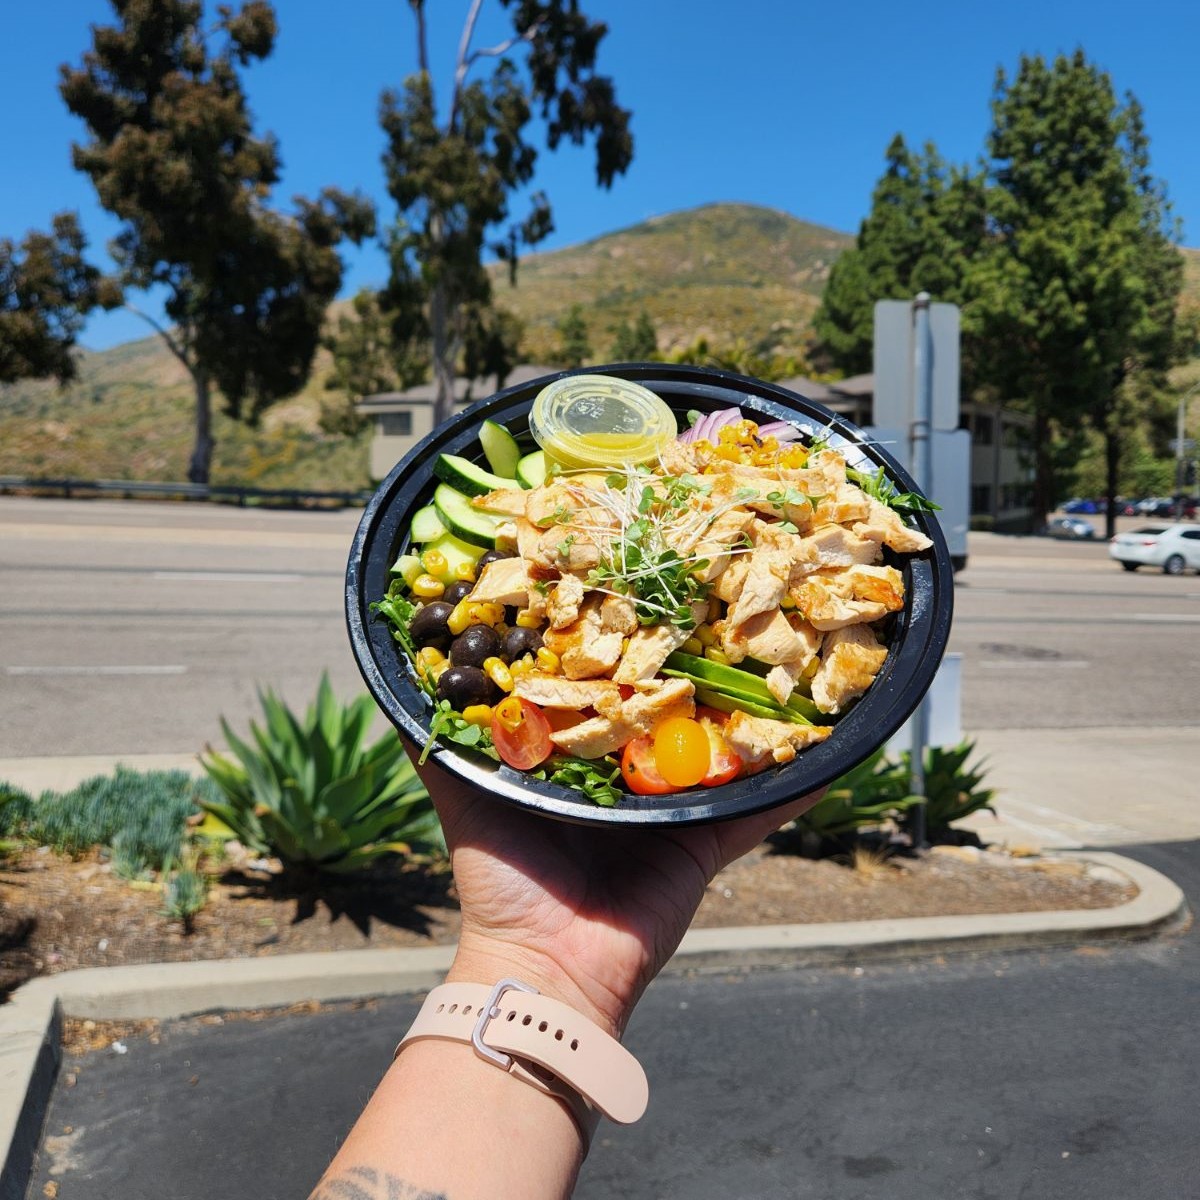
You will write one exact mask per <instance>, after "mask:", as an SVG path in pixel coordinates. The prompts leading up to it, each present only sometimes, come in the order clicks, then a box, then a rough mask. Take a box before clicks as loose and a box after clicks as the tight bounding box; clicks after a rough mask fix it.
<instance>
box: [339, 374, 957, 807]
mask: <svg viewBox="0 0 1200 1200" xmlns="http://www.w3.org/2000/svg"><path fill="white" fill-rule="evenodd" d="M586 374H611V375H617V376H620V377H622V378H629V379H633V380H635V381H636V382H639V383H642V384H644V385H645V386H647V387H649V388H650V389H651V390H652V391H656V392H658V394H660V395H663V398H664V399H666V400H667V402H668V403H672V398H686V399H687V400H688V401H689V402H691V401H695V402H696V403H694V404H690V407H695V408H698V409H700V410H702V411H704V410H707V411H713V410H715V409H716V408H722V407H732V406H733V405H734V404H737V405H738V406H739V407H741V408H742V409H743V410H744V411H747V412H748V413H749V414H750V415H751V416H753V415H755V414H757V415H758V416H760V417H761V416H764V415H765V416H767V417H768V419H771V420H788V421H790V422H791V423H793V424H797V425H800V426H802V427H804V428H805V429H806V431H807V432H808V433H815V432H818V431H821V432H824V433H826V434H828V436H829V438H830V442H831V444H832V445H833V446H834V448H835V449H839V450H843V451H845V452H846V453H847V457H848V459H851V458H853V460H854V461H852V462H851V463H850V465H855V463H857V464H858V465H860V466H861V465H864V464H866V465H869V466H871V467H872V468H875V467H879V466H882V467H883V468H884V469H885V471H886V473H887V475H888V477H889V478H890V479H891V480H892V482H893V483H894V484H896V485H897V486H898V487H899V489H900V490H901V491H916V490H917V488H916V484H915V483H914V481H913V480H912V478H911V477H910V476H909V474H908V472H907V471H906V470H905V469H904V468H903V467H902V466H901V464H900V463H898V462H897V461H896V460H895V459H894V458H893V457H892V455H891V454H890V453H889V452H888V451H887V450H886V449H885V448H884V447H883V446H880V445H878V444H877V443H874V442H872V441H871V440H870V439H869V438H868V436H867V434H866V433H865V432H864V431H863V430H862V429H860V428H859V427H858V426H856V425H854V424H853V423H852V422H850V421H847V420H846V419H845V418H844V417H842V416H840V415H838V414H836V413H834V412H832V411H830V410H829V409H826V408H824V407H823V406H822V405H820V404H819V403H817V402H816V401H814V400H811V399H810V398H808V397H806V396H803V395H802V394H801V393H798V392H794V391H792V390H790V389H786V388H783V387H780V386H779V385H778V384H771V383H765V382H763V381H762V380H758V379H753V378H751V377H750V376H745V375H738V374H735V373H733V372H728V371H721V370H716V369H711V368H705V367H692V366H684V365H676V364H669V363H612V364H607V365H604V366H588V367H584V368H580V369H579V370H576V371H559V372H555V373H553V374H549V375H545V376H542V377H540V378H537V379H533V380H528V381H524V382H521V383H518V384H515V385H513V386H512V387H509V388H505V389H503V390H501V391H499V392H496V393H494V394H493V395H491V396H487V397H485V398H483V399H481V400H480V401H478V402H477V403H475V404H473V405H471V406H470V407H469V408H466V409H464V410H462V411H461V412H459V413H456V414H454V416H452V417H451V418H450V419H449V420H448V421H446V422H444V423H443V424H442V425H441V426H439V427H436V428H435V429H434V430H433V431H432V432H430V433H429V434H427V435H426V436H425V437H423V438H422V439H421V440H420V441H419V442H418V443H417V444H416V445H415V446H414V447H413V448H412V449H411V450H410V451H409V452H408V453H407V454H406V455H405V456H404V457H403V458H402V459H401V460H400V462H398V463H397V464H396V466H395V467H393V469H392V470H391V471H390V472H389V473H388V475H387V477H386V478H385V479H384V480H383V481H382V482H381V483H380V485H379V486H378V488H377V489H376V490H375V493H374V495H373V496H372V497H371V499H370V501H369V502H368V504H367V507H366V509H365V510H364V512H363V515H362V517H361V519H360V521H359V524H358V528H357V530H356V531H355V536H354V540H353V542H352V545H351V548H350V555H349V560H348V563H347V568H346V580H345V589H346V590H345V606H346V623H347V629H348V632H349V636H350V643H351V648H352V650H353V653H354V657H355V661H356V663H357V665H358V668H359V671H360V673H361V674H362V677H363V680H364V682H365V683H366V685H367V689H368V691H369V692H370V693H371V695H372V696H373V697H374V699H375V701H376V703H377V704H378V705H379V706H380V708H381V709H382V710H383V712H384V714H385V715H386V716H387V717H388V719H389V720H390V721H391V722H392V724H393V725H394V726H395V727H396V728H397V729H398V730H399V732H400V733H401V734H402V735H404V736H405V737H406V739H407V740H408V741H409V743H410V744H413V745H416V746H418V747H420V746H421V745H423V744H424V743H425V742H426V741H427V739H428V726H429V714H430V712H431V709H430V707H429V701H428V698H427V697H426V695H425V693H424V692H422V691H420V689H418V688H417V687H416V685H415V683H414V682H413V681H412V680H411V678H410V677H409V676H408V674H407V671H406V670H405V669H404V666H405V660H404V658H403V652H402V651H401V650H400V649H399V647H398V646H397V644H396V643H395V641H394V639H393V638H392V637H391V634H390V630H389V629H388V628H387V626H386V623H385V622H383V621H381V620H379V619H377V618H374V616H373V614H372V613H371V610H370V605H371V603H372V602H373V600H374V599H377V598H379V597H381V596H382V595H383V593H384V591H386V587H384V588H381V589H380V590H379V597H377V596H375V595H374V588H375V587H377V586H378V585H379V583H380V581H381V580H387V579H388V578H389V576H388V574H387V572H388V569H389V568H390V567H391V565H392V563H393V562H394V561H395V557H396V554H397V553H398V551H399V548H400V546H401V545H402V544H403V541H404V539H405V538H406V537H407V532H408V518H411V514H412V512H413V511H415V509H416V508H417V507H419V506H420V501H421V500H422V499H423V502H424V503H428V494H429V493H431V492H432V488H433V486H434V484H435V483H436V479H435V477H434V476H433V473H432V470H431V469H428V468H426V469H425V470H424V471H421V470H418V469H416V468H418V467H419V466H420V465H421V464H423V463H427V462H428V461H429V460H430V459H431V458H432V456H433V455H435V454H443V453H451V454H455V453H461V452H463V451H467V452H468V453H470V452H471V451H472V449H474V450H475V451H476V453H475V457H479V454H478V428H479V425H480V424H481V423H482V422H483V421H484V420H485V419H488V418H489V417H490V418H493V419H495V417H496V415H497V414H499V413H502V412H503V413H506V414H507V415H506V416H505V419H504V421H502V422H501V423H502V424H507V425H509V426H510V427H511V425H512V423H513V422H514V421H519V419H520V417H521V413H520V412H516V413H512V412H509V410H510V409H512V408H513V407H514V406H517V407H518V408H519V407H520V406H524V408H525V411H526V412H527V411H528V408H529V407H530V406H531V405H532V403H533V398H534V397H535V396H536V395H537V392H538V391H540V390H541V388H543V387H545V386H546V385H547V384H548V383H550V382H552V381H553V380H556V379H561V378H563V377H565V376H569V375H586ZM660 389H661V390H660ZM664 392H665V393H666V394H665V395H664ZM673 407H676V411H677V412H678V411H680V409H679V408H678V407H677V406H676V405H674V404H673ZM760 423H762V422H761V421H760ZM422 492H424V493H425V495H424V496H423V497H422V495H421V494H422ZM401 506H402V511H401ZM910 523H911V524H912V525H914V526H915V527H916V528H918V529H919V530H920V531H921V532H922V533H925V534H926V535H927V536H928V537H929V538H930V539H931V541H932V543H933V544H932V546H931V547H930V548H929V549H928V550H925V551H922V552H921V553H920V554H917V555H906V556H904V558H903V560H902V563H901V569H902V571H903V572H904V574H905V606H904V608H903V609H902V610H901V611H900V612H898V613H896V614H894V616H893V622H894V624H893V627H892V637H891V641H890V644H889V647H888V657H887V658H886V659H885V661H884V664H883V666H882V667H881V669H880V672H879V675H878V676H877V677H876V679H875V681H874V682H873V683H872V685H871V688H870V689H869V690H868V691H867V693H866V694H865V695H864V696H863V698H862V699H861V700H859V701H858V702H857V703H856V704H855V705H854V706H853V707H852V708H851V709H849V710H848V711H847V712H846V714H845V715H844V716H843V717H842V718H841V719H840V720H839V721H838V723H837V725H836V726H835V731H842V730H844V731H845V732H844V733H843V734H842V736H841V737H838V736H837V733H836V732H835V734H834V735H832V736H830V737H829V738H828V739H827V740H826V741H824V742H822V743H819V744H818V745H816V746H813V747H810V748H809V749H807V750H804V751H802V752H801V753H799V754H798V755H797V756H796V758H795V759H793V760H792V761H791V762H790V763H786V764H783V765H782V766H780V767H777V768H769V769H768V770H767V771H764V772H761V773H759V774H757V775H751V776H745V777H742V778H739V779H737V780H735V781H733V782H732V783H728V784H723V785H721V786H719V787H715V788H696V789H691V790H689V791H684V792H675V793H670V794H668V795H667V796H658V797H652V796H630V797H628V798H627V799H626V798H623V799H622V800H621V801H620V802H619V803H618V804H617V805H616V806H615V807H611V808H608V807H603V806H600V805H596V804H594V803H593V802H592V801H590V800H588V799H587V797H586V796H584V795H583V794H582V793H580V792H577V791H575V790H573V789H570V788H566V787H562V786H560V785H556V784H551V783H547V782H543V781H540V780H535V779H531V778H530V777H529V776H528V775H526V774H524V773H522V772H519V771H514V770H513V769H512V768H509V767H507V766H505V765H504V764H497V763H495V761H494V760H492V759H491V758H488V757H486V756H484V755H482V754H478V753H474V752H471V751H469V750H464V749H462V748H453V749H452V748H451V747H449V746H447V745H446V744H444V743H441V742H437V743H434V746H433V748H432V749H431V751H430V754H429V757H428V761H429V762H432V763H434V764H436V766H437V767H438V768H439V769H440V770H442V771H445V772H447V773H449V774H450V775H451V776H453V777H456V778H458V779H460V780H462V781H464V782H466V783H468V784H472V785H474V786H476V787H479V788H481V789H482V790H484V791H486V792H489V793H491V794H492V795H493V796H495V797H496V798H498V799H500V800H502V801H504V802H507V803H511V804H514V805H516V806H517V807H520V808H524V809H527V810H532V811H536V812H539V813H542V814H544V815H547V816H551V817H556V818H558V819H561V820H565V821H569V822H573V823H576V824H584V825H593V826H665V825H681V826H682V825H694V824H702V823H707V822H711V821H717V820H728V819H732V818H734V817H739V816H746V815H749V814H751V813H755V812H761V811H763V810H765V809H768V808H774V807H777V806H778V805H781V804H785V803H787V802H788V800H790V799H793V798H796V797H799V796H802V795H806V794H808V793H809V792H812V791H814V790H816V789H817V788H819V787H823V786H825V785H827V784H829V783H831V782H832V781H833V780H834V779H836V778H838V777H839V776H840V775H842V774H844V773H845V772H846V771H848V770H850V769H851V768H852V767H853V766H855V765H856V764H857V763H859V762H861V761H863V760H864V759H865V758H867V757H869V755H870V754H872V753H874V752H875V751H876V750H877V749H878V748H879V747H880V746H882V745H883V744H884V743H886V742H887V740H888V739H889V738H890V737H892V735H893V734H894V733H895V732H896V731H897V730H898V729H899V728H900V727H901V726H902V725H903V724H904V722H905V721H906V720H907V719H908V717H909V716H910V715H911V714H912V712H913V711H914V710H915V708H916V707H917V705H918V704H919V702H920V700H921V698H922V697H923V696H924V694H925V692H926V691H927V690H928V688H929V686H930V684H931V683H932V681H933V677H934V675H935V673H936V671H937V667H938V665H939V663H940V662H941V659H942V656H943V654H944V653H945V649H946V644H947V642H948V639H949V633H950V625H951V621H952V617H953V605H954V597H953V592H954V584H953V574H954V573H953V567H952V565H951V560H950V554H949V550H948V547H947V544H946V539H945V537H944V535H943V533H942V531H941V526H940V524H939V522H938V521H937V520H936V518H935V517H934V516H933V514H931V513H917V514H915V515H914V516H913V518H912V519H911V522H910ZM368 589H371V590H370V591H369V590H368ZM381 659H386V660H389V661H388V662H386V663H385V662H384V661H381ZM394 664H399V668H400V669H399V670H394V669H393V670H392V671H391V672H390V676H391V677H389V670H388V669H386V668H387V667H390V666H393V665H394ZM422 712H423V713H424V721H423V722H422V720H421V713H422ZM859 738H861V739H862V741H863V745H864V746H866V748H865V749H863V750H862V751H861V752H858V751H855V752H854V753H852V754H850V755H847V753H846V751H847V749H848V747H849V745H850V744H852V743H853V742H856V741H857V739H859Z"/></svg>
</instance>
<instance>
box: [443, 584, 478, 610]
mask: <svg viewBox="0 0 1200 1200" xmlns="http://www.w3.org/2000/svg"><path fill="white" fill-rule="evenodd" d="M474 586H475V585H474V584H473V583H471V582H470V580H467V579H457V580H455V581H454V583H452V584H451V585H450V586H449V587H448V588H447V589H446V590H445V591H444V592H443V593H442V599H443V600H445V602H446V603H447V604H457V603H458V602H459V601H460V600H465V599H466V598H467V597H468V596H469V595H470V594H471V589H472V588H473V587H474Z"/></svg>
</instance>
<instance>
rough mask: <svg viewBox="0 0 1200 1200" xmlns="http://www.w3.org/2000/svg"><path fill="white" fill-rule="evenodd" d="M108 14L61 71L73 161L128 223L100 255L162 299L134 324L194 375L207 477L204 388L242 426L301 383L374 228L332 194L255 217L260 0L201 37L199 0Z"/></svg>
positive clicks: (272, 177)
mask: <svg viewBox="0 0 1200 1200" xmlns="http://www.w3.org/2000/svg"><path fill="white" fill-rule="evenodd" d="M112 5H113V9H114V11H115V14H116V17H117V23H116V24H115V25H112V26H95V27H93V48H92V49H91V50H90V51H88V52H87V53H85V54H84V56H83V62H82V65H81V66H79V67H77V68H72V67H69V66H64V67H63V69H62V82H61V88H60V90H61V92H62V96H63V99H64V100H65V101H66V103H67V107H68V108H69V109H70V110H71V112H72V113H74V114H75V115H76V116H78V117H81V118H82V119H83V120H84V122H85V123H86V125H87V128H88V132H89V135H90V137H89V140H88V141H87V142H86V143H85V144H83V145H76V146H75V147H74V162H75V166H76V167H77V169H79V170H81V171H84V172H85V173H86V174H88V175H89V176H90V177H91V179H92V182H93V183H94V184H95V187H96V192H97V194H98V196H99V198H100V202H101V204H103V205H104V207H105V208H107V209H108V210H109V211H110V212H112V213H114V214H115V215H116V216H118V217H119V218H121V220H122V221H123V222H124V226H123V228H122V230H121V233H120V234H119V235H118V237H117V238H116V240H115V242H114V243H113V246H112V253H113V255H114V257H115V259H116V261H117V263H118V267H119V270H120V275H121V278H122V281H123V283H124V284H125V286H126V287H127V288H134V289H145V288H150V287H155V286H160V287H164V288H165V289H166V294H167V299H166V313H167V317H168V318H169V326H168V325H163V324H160V323H158V322H156V321H154V320H152V319H151V318H149V317H146V319H147V320H148V321H149V322H150V324H151V325H153V326H154V328H155V329H156V330H157V331H158V333H159V334H160V335H161V336H162V338H163V340H164V341H165V342H166V344H167V346H168V347H169V348H170V350H171V352H172V353H173V354H174V355H175V356H176V358H178V359H179V361H180V362H181V363H182V364H183V365H184V367H185V368H186V369H187V371H188V373H189V375H190V376H191V379H192V382H193V385H194V389H195V397H196V438H195V445H194V448H193V451H192V455H191V461H190V463H189V466H188V478H189V479H191V480H192V481H193V482H197V483H206V482H207V481H208V477H209V469H210V465H211V461H212V450H213V438H212V429H211V390H212V387H213V385H214V384H215V385H216V386H217V387H218V388H219V389H220V391H221V393H222V394H223V396H224V398H225V402H226V405H227V407H228V410H229V412H230V414H231V415H232V416H234V417H236V418H242V419H245V420H247V421H250V422H253V421H254V420H255V419H256V418H257V416H258V414H259V412H260V411H261V409H262V408H263V407H265V406H266V405H269V404H271V403H272V402H273V401H275V400H278V399H280V398H282V397H284V396H286V395H289V394H290V393H292V392H294V391H295V390H296V389H297V388H299V387H300V386H301V385H302V384H303V382H304V380H305V379H306V378H307V377H308V373H309V370H310V369H311V365H312V358H313V354H314V353H315V351H316V347H317V344H318V339H319V336H320V330H321V323H322V321H323V319H324V314H325V309H326V307H327V305H328V304H329V302H330V300H332V298H333V297H334V295H335V294H336V293H337V290H338V287H339V285H340V283H341V277H342V263H341V260H340V258H339V257H338V254H337V251H336V247H337V245H338V243H339V242H340V241H341V240H342V239H343V238H344V237H349V238H351V239H353V240H355V241H357V240H360V239H361V238H363V237H367V236H370V235H371V234H373V232H374V211H373V209H372V208H371V206H370V205H369V204H367V203H366V202H365V201H363V200H361V199H360V198H358V197H356V196H348V195H346V194H344V193H342V192H339V191H336V190H334V189H326V190H325V191H324V192H323V193H322V194H321V197H320V199H319V200H317V201H311V200H304V199H297V201H296V212H295V213H294V215H285V214H283V213H280V212H276V211H273V210H272V209H270V208H268V207H267V200H268V198H269V196H270V192H271V189H272V187H273V186H274V184H275V183H276V182H277V181H278V177H279V154H278V148H277V146H276V143H275V141H274V139H273V138H271V137H270V136H269V135H268V136H266V137H256V136H254V134H253V131H252V128H251V118H250V114H249V112H248V110H247V106H246V97H245V94H244V92H243V89H242V84H241V81H240V79H239V75H238V68H239V67H245V66H247V65H248V64H249V63H251V62H253V61H254V60H257V59H263V58H266V57H267V56H268V55H269V54H270V53H271V49H272V46H273V44H274V40H275V32H276V27H275V15H274V11H273V9H272V8H271V6H270V4H269V3H267V0H249V2H248V3H246V4H245V5H244V6H243V7H242V8H241V9H239V10H238V11H236V12H234V11H233V10H232V9H231V8H228V7H226V6H223V5H222V6H220V7H219V8H218V10H217V11H218V14H219V15H218V19H217V21H216V22H215V25H214V26H212V27H209V28H205V27H204V26H203V25H202V20H203V15H204V14H203V5H202V3H201V0H112ZM131 307H132V306H131ZM134 311H137V310H136V309H135V310H134ZM141 315H143V316H145V314H141Z"/></svg>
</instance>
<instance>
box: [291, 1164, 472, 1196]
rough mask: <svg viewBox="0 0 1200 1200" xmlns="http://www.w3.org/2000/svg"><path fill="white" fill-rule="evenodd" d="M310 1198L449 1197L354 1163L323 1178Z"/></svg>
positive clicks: (387, 1173)
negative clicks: (355, 1165) (342, 1170)
mask: <svg viewBox="0 0 1200 1200" xmlns="http://www.w3.org/2000/svg"><path fill="white" fill-rule="evenodd" d="M309 1200H450V1198H449V1197H448V1196H447V1195H446V1193H445V1192H431V1191H429V1190H428V1189H426V1188H420V1187H416V1186H414V1185H413V1184H411V1183H406V1182H405V1181H404V1180H403V1179H401V1178H400V1177H399V1176H398V1175H393V1174H392V1173H391V1172H390V1171H376V1170H375V1169H374V1167H351V1168H350V1169H349V1170H348V1171H346V1172H345V1173H343V1174H340V1175H334V1176H330V1177H329V1178H327V1179H322V1180H321V1182H320V1183H318V1184H317V1190H316V1191H315V1192H313V1194H312V1196H310V1197H309Z"/></svg>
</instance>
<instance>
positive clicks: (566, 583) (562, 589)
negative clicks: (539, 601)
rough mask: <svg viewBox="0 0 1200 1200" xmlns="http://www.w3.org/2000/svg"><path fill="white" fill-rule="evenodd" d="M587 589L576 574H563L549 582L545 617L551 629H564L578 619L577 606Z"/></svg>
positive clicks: (581, 601)
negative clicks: (551, 582) (554, 580)
mask: <svg viewBox="0 0 1200 1200" xmlns="http://www.w3.org/2000/svg"><path fill="white" fill-rule="evenodd" d="M586 595H587V591H586V589H585V588H584V586H583V580H582V579H580V578H579V576H578V575H564V576H563V577H562V578H561V579H560V580H559V581H558V582H557V583H554V584H551V585H550V588H549V592H548V595H547V599H546V619H547V620H548V621H549V622H550V628H551V629H566V628H567V626H568V625H573V624H574V623H575V622H576V621H577V620H579V606H580V605H581V604H582V603H583V599H584V596H586Z"/></svg>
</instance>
